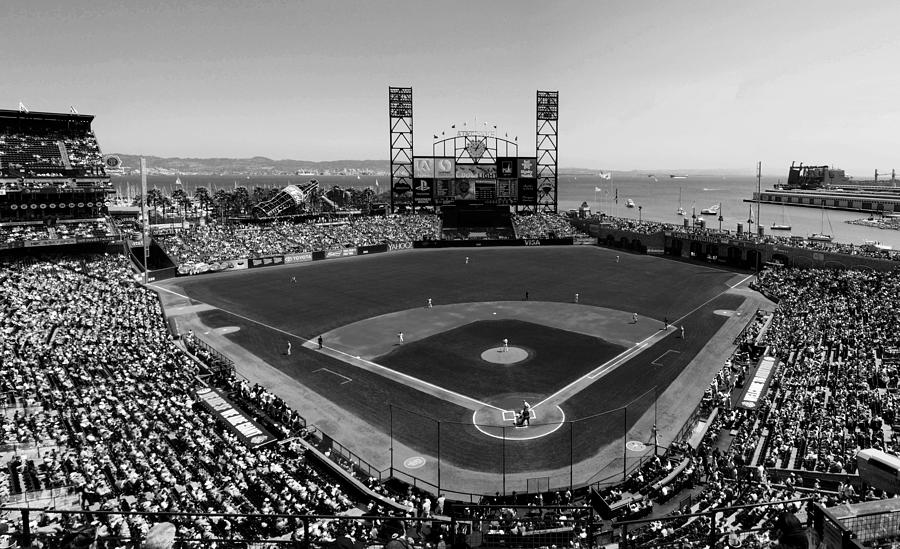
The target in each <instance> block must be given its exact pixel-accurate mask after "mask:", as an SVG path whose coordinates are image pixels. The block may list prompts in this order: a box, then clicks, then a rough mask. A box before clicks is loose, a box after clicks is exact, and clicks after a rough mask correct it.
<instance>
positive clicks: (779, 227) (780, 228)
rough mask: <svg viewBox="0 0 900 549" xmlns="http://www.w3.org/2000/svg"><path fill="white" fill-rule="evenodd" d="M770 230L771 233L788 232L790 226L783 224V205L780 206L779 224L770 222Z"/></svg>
mask: <svg viewBox="0 0 900 549" xmlns="http://www.w3.org/2000/svg"><path fill="white" fill-rule="evenodd" d="M771 229H772V230H773V231H790V230H791V225H790V224H789V223H785V221H784V204H782V205H781V223H775V222H774V221H773V222H772V227H771Z"/></svg>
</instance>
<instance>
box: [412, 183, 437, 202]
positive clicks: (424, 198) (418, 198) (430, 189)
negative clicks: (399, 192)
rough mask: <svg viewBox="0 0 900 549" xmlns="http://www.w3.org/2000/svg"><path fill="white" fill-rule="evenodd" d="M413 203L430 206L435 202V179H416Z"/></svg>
mask: <svg viewBox="0 0 900 549" xmlns="http://www.w3.org/2000/svg"><path fill="white" fill-rule="evenodd" d="M413 201H414V202H415V203H416V204H425V205H430V204H432V203H433V202H434V179H433V178H431V177H416V178H415V179H413Z"/></svg>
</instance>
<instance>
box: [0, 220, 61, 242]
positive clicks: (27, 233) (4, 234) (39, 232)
mask: <svg viewBox="0 0 900 549" xmlns="http://www.w3.org/2000/svg"><path fill="white" fill-rule="evenodd" d="M49 238H50V230H49V228H48V227H47V226H46V225H44V224H38V225H5V226H2V227H0V243H2V244H18V243H21V242H25V241H26V240H48V239H49Z"/></svg>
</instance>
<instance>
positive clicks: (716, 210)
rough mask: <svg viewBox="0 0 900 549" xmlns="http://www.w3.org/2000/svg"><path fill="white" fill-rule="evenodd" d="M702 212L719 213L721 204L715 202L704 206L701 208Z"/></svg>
mask: <svg viewBox="0 0 900 549" xmlns="http://www.w3.org/2000/svg"><path fill="white" fill-rule="evenodd" d="M700 213H702V214H706V215H719V205H718V204H713V205H712V206H710V207H709V208H703V209H702V210H700Z"/></svg>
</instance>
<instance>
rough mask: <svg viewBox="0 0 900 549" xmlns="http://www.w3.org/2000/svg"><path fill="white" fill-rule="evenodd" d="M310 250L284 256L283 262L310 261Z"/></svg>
mask: <svg viewBox="0 0 900 549" xmlns="http://www.w3.org/2000/svg"><path fill="white" fill-rule="evenodd" d="M312 258H313V257H312V252H304V253H301V254H293V255H286V256H284V262H285V263H304V262H306V261H312Z"/></svg>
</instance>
